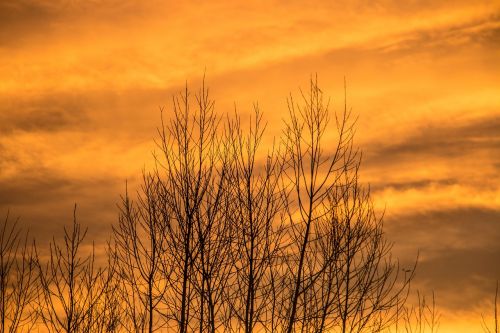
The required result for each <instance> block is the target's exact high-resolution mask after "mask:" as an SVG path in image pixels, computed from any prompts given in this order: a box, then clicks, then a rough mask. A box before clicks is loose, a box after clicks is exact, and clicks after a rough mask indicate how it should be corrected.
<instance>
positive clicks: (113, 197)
mask: <svg viewBox="0 0 500 333" xmlns="http://www.w3.org/2000/svg"><path fill="white" fill-rule="evenodd" d="M316 74H317V75H318V80H319V84H320V86H321V88H322V90H323V92H324V93H325V94H326V95H327V96H330V97H331V107H332V109H333V110H337V111H341V110H342V108H343V105H344V78H345V80H346V82H347V104H348V105H349V107H350V108H352V111H353V114H355V115H356V116H357V117H358V120H357V125H356V128H357V130H356V131H357V133H356V139H355V142H356V145H357V146H358V147H360V148H361V149H362V151H363V164H362V180H363V181H364V182H365V183H367V184H368V183H369V184H370V187H371V191H372V196H373V200H374V202H375V205H376V206H377V209H378V210H379V212H383V213H384V221H385V228H386V232H387V236H388V237H389V238H390V239H391V240H392V241H394V242H395V244H394V253H395V255H397V256H398V257H400V258H401V260H402V261H403V262H408V261H411V260H412V259H414V258H415V256H416V254H417V252H418V253H419V265H418V270H417V276H416V280H415V288H418V289H419V290H421V291H422V292H423V293H425V294H430V293H432V291H434V292H435V295H436V302H437V305H438V307H439V309H440V311H441V312H442V314H443V317H442V320H441V330H440V332H444V333H446V332H480V331H481V324H480V322H481V313H483V314H484V315H485V316H486V317H488V311H490V312H491V310H492V305H491V302H492V299H493V296H494V290H495V281H496V280H498V279H500V242H499V239H500V1H491V0H490V1H481V0H478V1H474V2H472V1H460V0H459V1H430V0H429V1H425V0H424V1H396V0H380V1H366V0H355V1H320V0H318V1H316V0H313V1H308V2H305V1H294V0H290V1H286V2H283V1H245V2H242V3H239V2H238V1H210V2H204V3H201V2H199V1H184V2H181V1H159V0H151V1H138V0H137V1H133V0H121V1H115V0H102V1H100V0H94V1H79V0H65V1H59V0H52V1H44V0H17V1H0V214H5V213H6V212H7V210H10V214H11V215H13V216H19V217H20V219H21V222H22V224H23V225H25V226H27V227H29V228H30V230H31V233H32V234H33V235H34V236H36V238H37V243H38V244H40V246H43V245H44V244H45V245H47V244H48V242H49V240H50V238H51V236H52V235H53V234H55V235H60V234H61V228H62V226H63V225H65V224H67V223H69V222H70V221H71V218H72V211H73V205H74V204H75V203H77V205H78V210H77V212H78V218H79V220H80V221H81V222H82V223H83V224H85V225H88V226H89V228H90V229H89V237H90V238H94V239H96V240H98V241H101V242H104V240H105V239H106V237H108V236H109V229H110V227H109V226H110V225H111V224H112V223H114V222H115V221H116V220H117V214H118V210H117V206H116V205H117V203H118V202H119V201H120V195H123V193H124V190H125V182H126V181H128V183H129V188H130V187H134V186H137V184H138V182H139V181H140V176H141V170H142V169H143V168H147V167H148V165H150V163H151V160H152V158H151V152H152V150H153V149H154V143H153V138H154V137H155V131H156V127H157V126H158V125H159V120H160V113H159V108H160V107H161V106H164V107H165V108H166V110H168V109H169V108H170V107H171V102H172V95H173V94H175V93H177V92H178V91H180V90H181V89H182V88H183V86H184V85H185V84H186V83H187V84H188V86H189V87H190V88H192V89H193V90H194V91H195V90H196V89H198V87H199V84H200V82H201V80H202V77H203V76H204V75H205V76H206V82H207V84H208V86H209V87H210V93H211V96H212V97H213V98H214V99H215V100H216V110H217V112H220V113H221V114H224V113H227V112H232V111H233V109H234V107H235V105H236V108H237V109H238V110H239V112H241V113H242V114H243V115H245V114H246V113H249V112H251V110H252V105H253V103H255V102H258V103H259V106H260V108H261V110H262V111H263V113H264V119H265V120H266V121H267V122H268V124H270V125H271V126H268V135H269V136H270V137H272V136H273V135H279V129H280V128H281V124H282V120H283V118H284V117H286V114H287V108H286V99H287V96H289V94H290V93H292V94H295V95H298V94H299V89H300V88H306V87H307V86H308V82H309V79H310V77H311V76H314V75H316Z"/></svg>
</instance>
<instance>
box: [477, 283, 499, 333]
mask: <svg viewBox="0 0 500 333" xmlns="http://www.w3.org/2000/svg"><path fill="white" fill-rule="evenodd" d="M497 302H498V281H497V286H496V289H495V299H494V301H493V320H494V322H493V328H490V327H489V326H488V324H486V320H485V319H484V316H482V319H483V321H482V323H481V324H482V325H483V330H484V331H485V332H486V333H498V308H497Z"/></svg>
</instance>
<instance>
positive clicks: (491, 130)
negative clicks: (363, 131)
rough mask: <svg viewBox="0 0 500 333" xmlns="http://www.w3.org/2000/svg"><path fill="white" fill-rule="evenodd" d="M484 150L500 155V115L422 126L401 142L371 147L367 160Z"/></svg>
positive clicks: (383, 161)
mask: <svg viewBox="0 0 500 333" xmlns="http://www.w3.org/2000/svg"><path fill="white" fill-rule="evenodd" d="M481 150H486V151H488V152H489V153H491V156H500V117H499V116H497V115H492V116H490V117H488V118H482V119H478V120H476V121H474V122H471V123H465V124H453V123H447V124H428V125H421V126H420V128H419V129H418V130H417V133H415V134H413V135H411V136H409V137H406V138H404V140H402V142H399V143H394V144H391V143H385V144H381V145H379V146H378V147H377V146H376V145H373V146H371V147H370V148H369V149H368V151H367V154H366V155H365V156H366V159H365V161H366V163H367V164H368V165H370V164H387V163H395V162H397V161H404V160H422V159H428V158H452V157H465V156H467V155H468V154H472V153H475V152H478V151H481Z"/></svg>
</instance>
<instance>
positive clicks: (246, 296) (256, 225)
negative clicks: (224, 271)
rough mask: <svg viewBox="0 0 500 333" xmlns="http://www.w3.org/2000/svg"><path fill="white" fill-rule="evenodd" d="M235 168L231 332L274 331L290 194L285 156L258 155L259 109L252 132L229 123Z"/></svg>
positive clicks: (229, 297) (274, 153)
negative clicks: (286, 204)
mask: <svg viewBox="0 0 500 333" xmlns="http://www.w3.org/2000/svg"><path fill="white" fill-rule="evenodd" d="M228 127H229V130H228V133H229V137H228V138H227V140H226V142H229V143H230V148H231V156H232V159H233V165H234V166H233V168H232V174H231V176H230V179H231V182H230V184H231V187H230V192H231V197H232V200H231V202H230V203H229V204H230V206H231V210H230V211H231V212H232V213H231V214H230V215H229V216H228V219H229V221H230V222H231V224H232V227H231V231H232V237H231V239H232V244H231V248H232V251H231V261H232V265H233V266H234V268H233V271H234V273H233V276H232V280H231V285H230V286H229V287H228V291H227V296H226V298H227V303H228V304H229V306H230V309H229V317H228V321H227V324H226V327H225V328H226V330H228V329H229V330H232V331H237V332H240V331H243V332H247V333H248V332H253V331H254V330H257V331H264V330H265V331H270V332H272V331H275V330H276V329H277V328H278V327H277V323H278V321H277V314H278V311H277V308H278V304H276V296H277V295H278V294H279V292H280V289H281V286H280V284H279V278H278V274H277V271H278V269H279V265H280V262H281V259H282V243H283V237H284V233H285V229H284V224H283V221H284V213H283V208H284V207H285V201H286V191H285V186H284V185H283V184H282V172H283V164H282V159H280V156H279V155H280V153H279V152H278V151H276V150H275V149H274V147H270V148H269V149H268V152H267V154H266V155H265V158H264V161H259V160H258V159H259V158H261V156H259V155H258V152H259V148H260V145H261V140H262V136H263V134H264V130H265V126H263V125H262V113H261V112H260V111H259V109H258V106H257V105H255V108H254V113H253V118H252V117H251V118H250V124H249V130H248V133H245V132H243V130H242V126H241V119H240V118H239V117H238V115H236V116H235V120H234V121H233V122H230V123H229V124H228Z"/></svg>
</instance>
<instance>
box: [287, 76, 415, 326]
mask: <svg viewBox="0 0 500 333" xmlns="http://www.w3.org/2000/svg"><path fill="white" fill-rule="evenodd" d="M302 102H303V104H302V105H301V104H299V103H296V102H295V100H294V98H293V97H290V98H289V101H288V108H289V114H290V119H289V121H288V122H287V123H286V129H285V132H284V134H285V141H284V142H285V143H284V144H285V147H286V152H287V155H286V156H285V158H286V161H287V163H288V165H287V167H286V168H285V175H286V176H287V179H288V181H289V182H290V184H291V188H292V189H291V195H290V198H291V200H288V202H287V213H288V219H289V228H288V230H289V236H288V239H289V240H290V243H289V244H288V245H287V247H288V250H287V255H288V259H287V260H286V270H287V275H288V276H289V281H288V282H287V283H286V285H289V286H291V288H289V290H288V293H286V294H285V295H284V301H283V302H284V303H285V304H288V306H287V307H285V309H284V310H285V311H284V317H285V318H286V321H285V322H284V327H285V331H286V332H287V333H291V332H294V331H298V330H305V331H315V332H323V331H324V330H326V329H327V328H335V329H338V330H339V331H340V332H342V333H345V332H364V331H380V330H381V329H382V328H384V327H386V326H387V325H388V324H389V323H390V322H391V321H392V320H393V317H392V316H389V313H390V312H389V310H391V309H393V308H394V307H396V306H397V304H398V302H399V301H400V300H401V298H400V296H401V295H404V294H405V291H406V290H407V289H408V288H409V281H410V280H411V278H412V277H413V274H410V275H409V276H408V277H407V278H406V279H404V280H403V281H402V284H401V285H398V284H397V282H398V280H399V275H400V274H399V266H398V264H397V262H395V261H393V260H392V259H391V258H390V250H391V246H390V244H388V243H387V242H386V241H385V239H384V236H383V229H382V220H381V219H378V218H377V217H376V215H375V212H374V209H373V205H372V203H371V200H370V195H369V191H367V190H364V189H363V188H362V186H361V185H360V183H359V173H358V170H359V166H360V163H361V158H360V154H359V152H358V151H357V150H356V149H355V148H354V144H353V136H354V122H352V121H351V120H350V111H348V110H347V106H346V104H345V103H344V110H343V113H342V114H341V115H340V116H337V115H335V125H336V130H337V133H336V141H335V142H334V143H333V144H331V145H330V147H333V148H332V149H326V145H325V139H324V136H325V134H326V133H327V130H328V129H329V127H328V124H329V120H330V118H329V117H330V115H329V110H328V108H329V102H325V101H324V100H323V93H322V91H321V89H320V88H319V87H318V84H317V79H311V82H310V88H309V91H308V93H307V94H305V93H302ZM328 134H329V133H328Z"/></svg>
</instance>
